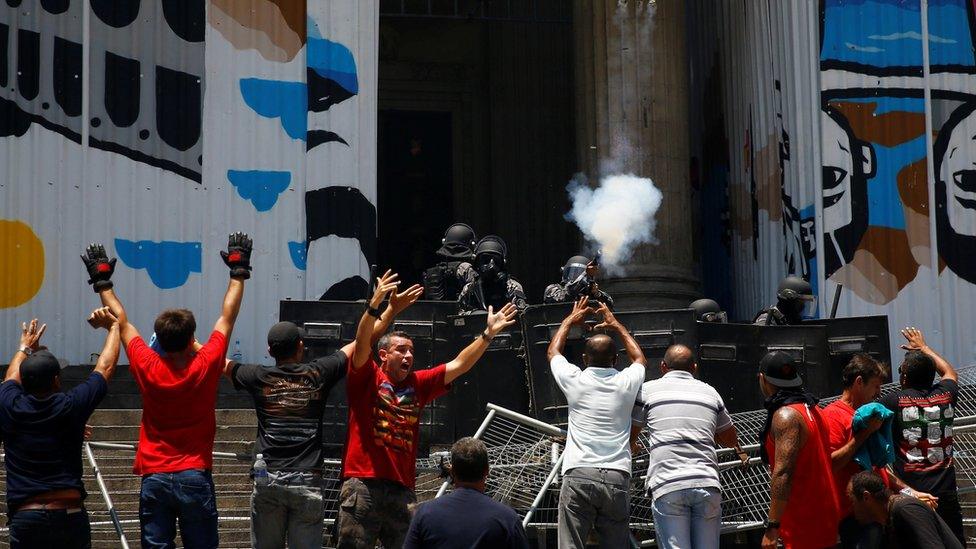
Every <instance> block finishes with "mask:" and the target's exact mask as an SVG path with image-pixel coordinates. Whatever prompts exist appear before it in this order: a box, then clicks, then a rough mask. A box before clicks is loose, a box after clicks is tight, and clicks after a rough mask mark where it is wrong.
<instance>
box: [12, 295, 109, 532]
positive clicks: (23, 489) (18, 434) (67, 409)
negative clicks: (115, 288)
mask: <svg viewBox="0 0 976 549" xmlns="http://www.w3.org/2000/svg"><path fill="white" fill-rule="evenodd" d="M88 322H89V324H91V325H92V326H93V327H95V328H105V330H106V332H107V335H106V337H105V344H104V346H103V348H102V352H101V353H100V354H99V356H98V363H97V364H96V365H95V371H93V372H92V373H91V375H89V376H88V378H87V379H86V380H85V381H83V382H81V383H79V384H78V385H77V386H75V387H73V388H72V389H71V390H69V391H67V392H64V393H62V392H61V364H60V362H59V361H58V359H56V358H55V357H54V355H52V354H51V353H50V352H48V351H46V350H41V348H40V347H39V341H40V338H41V335H42V334H43V333H44V328H45V326H46V325H42V326H41V327H40V328H38V326H37V319H34V320H33V321H31V323H30V324H29V325H27V324H24V326H23V331H22V334H21V338H20V347H19V348H18V349H17V352H16V354H14V357H13V358H12V359H10V366H9V367H8V368H7V375H6V379H5V380H4V382H3V383H2V384H0V428H2V430H3V433H4V435H5V440H4V444H5V446H6V458H5V460H4V466H5V468H6V470H7V509H8V514H9V515H10V520H9V522H8V527H9V529H10V530H9V531H10V547H11V548H13V549H18V548H21V547H23V548H33V547H67V548H74V547H78V548H81V547H91V527H90V526H89V523H88V514H87V513H86V512H85V508H84V506H83V501H84V499H85V496H86V495H87V494H86V493H85V485H84V483H83V482H82V480H81V474H82V466H81V445H82V442H83V438H84V435H85V422H86V421H88V418H89V417H90V416H91V414H92V412H94V411H95V407H96V406H98V403H99V402H101V401H102V398H104V397H105V393H107V392H108V381H109V380H110V379H112V374H113V372H114V371H115V364H116V363H117V362H118V359H119V343H120V331H119V323H118V319H117V318H115V316H113V315H112V313H110V312H109V310H108V308H107V307H106V308H101V309H96V310H95V311H94V312H93V313H92V315H91V317H89V319H88Z"/></svg>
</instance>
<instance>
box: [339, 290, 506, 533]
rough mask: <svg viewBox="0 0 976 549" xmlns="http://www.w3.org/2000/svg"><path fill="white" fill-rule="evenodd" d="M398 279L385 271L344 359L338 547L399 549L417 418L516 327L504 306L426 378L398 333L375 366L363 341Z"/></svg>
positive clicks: (387, 339)
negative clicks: (345, 424)
mask: <svg viewBox="0 0 976 549" xmlns="http://www.w3.org/2000/svg"><path fill="white" fill-rule="evenodd" d="M397 284H399V282H398V281H397V275H396V274H393V273H391V272H390V271H387V272H386V274H384V275H383V276H382V277H380V278H379V279H378V280H377V284H376V292H375V293H374V294H373V297H372V299H371V300H370V302H369V305H368V307H367V309H366V312H365V313H364V314H363V318H362V320H360V322H359V328H358V330H357V331H356V346H355V348H354V349H353V353H352V356H350V357H349V369H348V373H347V374H346V395H347V397H348V401H349V434H348V439H347V441H346V456H345V460H344V461H343V470H342V478H343V479H345V481H344V482H343V483H342V490H341V492H340V494H339V524H338V526H339V547H340V548H357V549H367V548H368V549H372V548H373V547H375V546H376V541H377V540H380V541H382V542H383V547H385V548H386V549H399V548H400V547H401V546H402V545H403V541H404V539H405V537H406V534H407V529H408V528H409V526H410V510H409V506H410V505H411V504H413V503H416V501H417V498H416V496H415V495H414V491H413V489H414V483H415V476H414V473H415V469H416V458H417V442H418V438H419V424H420V412H421V411H422V410H423V408H424V406H426V405H427V404H429V403H430V402H431V401H432V400H434V399H435V398H437V397H439V396H441V395H443V394H445V393H446V392H447V390H448V389H449V386H450V383H451V382H452V381H454V380H455V379H457V378H458V377H460V376H461V375H463V374H464V373H465V372H467V371H468V370H470V369H471V368H472V367H473V366H474V364H475V362H477V361H478V359H479V358H481V355H483V354H484V352H485V350H486V349H487V348H488V343H489V342H490V341H491V340H492V338H494V337H495V336H496V335H497V334H498V333H499V332H501V331H502V330H504V329H505V328H507V327H509V326H511V325H512V324H514V323H515V314H516V312H517V311H516V308H515V306H514V305H512V304H511V303H509V304H507V305H505V306H504V307H502V309H501V310H499V311H498V312H497V313H496V312H494V311H493V310H492V309H491V308H489V310H488V325H487V327H486V328H485V331H484V332H482V334H481V336H479V337H478V338H477V339H475V341H474V342H472V343H471V344H470V345H468V346H467V347H465V348H464V350H462V351H461V352H460V354H458V356H457V357H456V358H455V359H454V360H452V361H450V362H448V363H447V364H441V365H438V366H435V367H433V368H430V369H427V370H418V371H414V370H413V359H414V355H413V342H411V341H410V338H409V336H407V334H405V333H403V332H392V333H389V334H385V335H384V336H383V337H381V338H380V340H379V342H378V344H377V347H378V348H379V358H380V364H377V363H376V362H375V361H374V360H373V358H372V356H371V348H370V347H371V346H370V336H371V334H372V331H373V325H374V320H373V318H371V317H375V318H379V317H380V313H379V310H378V307H379V306H380V305H381V304H382V303H383V298H384V296H385V295H386V294H387V293H390V292H395V291H396V286H397Z"/></svg>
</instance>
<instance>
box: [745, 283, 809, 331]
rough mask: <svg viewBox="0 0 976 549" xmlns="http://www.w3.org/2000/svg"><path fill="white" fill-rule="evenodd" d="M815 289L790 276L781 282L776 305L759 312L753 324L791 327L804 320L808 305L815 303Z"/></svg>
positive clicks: (777, 291)
mask: <svg viewBox="0 0 976 549" xmlns="http://www.w3.org/2000/svg"><path fill="white" fill-rule="evenodd" d="M813 300H814V297H813V288H812V287H811V286H810V283H809V282H807V281H806V280H803V279H802V278H800V277H798V276H792V275H791V276H788V277H786V278H784V279H783V280H781V281H780V283H779V288H778V289H777V290H776V305H773V306H772V307H769V308H766V309H763V310H761V311H759V314H757V315H756V318H755V319H754V320H753V321H752V323H753V324H758V325H761V326H789V325H791V324H799V323H800V321H801V320H803V312H804V309H805V308H806V306H807V304H808V303H813Z"/></svg>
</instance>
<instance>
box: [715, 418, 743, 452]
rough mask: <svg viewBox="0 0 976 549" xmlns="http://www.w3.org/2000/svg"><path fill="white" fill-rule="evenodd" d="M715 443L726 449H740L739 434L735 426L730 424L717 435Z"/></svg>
mask: <svg viewBox="0 0 976 549" xmlns="http://www.w3.org/2000/svg"><path fill="white" fill-rule="evenodd" d="M715 442H716V443H717V444H719V445H720V446H723V447H725V448H738V447H739V433H738V432H737V431H736V430H735V425H732V424H729V426H728V427H727V428H725V429H724V430H722V431H718V432H717V433H715Z"/></svg>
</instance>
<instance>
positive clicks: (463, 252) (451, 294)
mask: <svg viewBox="0 0 976 549" xmlns="http://www.w3.org/2000/svg"><path fill="white" fill-rule="evenodd" d="M474 243H475V234H474V230H473V229H471V227H469V226H467V225H465V224H464V223H455V224H454V225H451V226H450V227H448V228H447V231H446V232H445V233H444V238H443V239H441V244H442V246H441V247H440V249H439V250H437V257H438V258H439V259H441V261H440V262H438V263H437V264H436V265H434V266H433V267H430V268H429V269H427V270H426V271H424V297H425V298H426V299H432V300H436V301H457V299H458V297H459V296H460V295H461V289H462V288H464V285H465V284H467V283H468V282H471V281H472V280H474V277H475V272H474V267H473V266H472V265H471V261H472V260H473V259H474V250H473V248H474Z"/></svg>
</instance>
